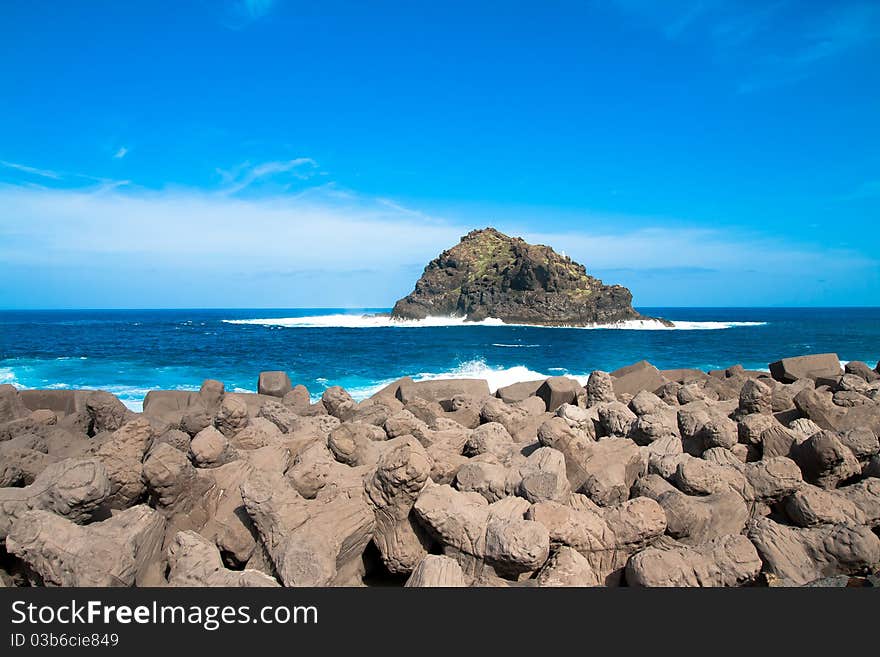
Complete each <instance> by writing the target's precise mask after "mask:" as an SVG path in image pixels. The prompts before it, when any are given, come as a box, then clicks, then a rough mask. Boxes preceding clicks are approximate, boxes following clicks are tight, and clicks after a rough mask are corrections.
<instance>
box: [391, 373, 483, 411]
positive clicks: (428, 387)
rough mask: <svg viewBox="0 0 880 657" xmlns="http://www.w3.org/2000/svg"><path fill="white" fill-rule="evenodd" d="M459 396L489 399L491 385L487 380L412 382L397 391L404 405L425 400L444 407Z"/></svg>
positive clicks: (404, 384)
mask: <svg viewBox="0 0 880 657" xmlns="http://www.w3.org/2000/svg"><path fill="white" fill-rule="evenodd" d="M459 395H463V396H465V397H472V398H473V399H482V398H483V397H488V396H489V395H490V392H489V383H488V382H487V381H486V380H485V379H436V380H432V381H410V382H406V383H402V384H401V385H400V388H399V389H398V391H397V398H398V399H399V400H400V401H401V402H403V403H404V404H409V403H410V402H412V401H413V400H415V399H424V400H427V401H431V402H437V403H439V404H441V405H442V404H444V403H445V402H450V401H452V398H453V397H456V396H459Z"/></svg>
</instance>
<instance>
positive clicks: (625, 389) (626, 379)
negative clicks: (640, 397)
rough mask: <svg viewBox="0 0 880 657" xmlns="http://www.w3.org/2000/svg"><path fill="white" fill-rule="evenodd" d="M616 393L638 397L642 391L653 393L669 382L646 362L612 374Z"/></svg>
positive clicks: (622, 368) (640, 362)
mask: <svg viewBox="0 0 880 657" xmlns="http://www.w3.org/2000/svg"><path fill="white" fill-rule="evenodd" d="M611 376H612V377H613V383H614V392H615V393H616V394H617V395H618V396H620V395H633V396H635V395H637V394H638V393H639V392H641V391H642V390H647V391H649V392H653V391H655V390H657V389H658V388H660V387H661V386H663V385H664V384H666V383H669V381H668V380H667V379H666V377H664V376H663V375H662V374H660V370H658V369H657V368H656V367H654V366H653V365H651V363H649V362H648V361H646V360H642V361H639V362H638V363H634V364H633V365H627V366H626V367H621V368H620V369H618V370H614V371H613V372H612V373H611Z"/></svg>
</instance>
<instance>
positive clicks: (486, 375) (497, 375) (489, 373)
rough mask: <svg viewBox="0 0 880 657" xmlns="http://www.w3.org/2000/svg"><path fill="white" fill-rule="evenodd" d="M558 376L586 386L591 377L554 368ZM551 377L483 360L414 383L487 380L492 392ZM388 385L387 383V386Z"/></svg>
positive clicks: (422, 375) (419, 377) (424, 376)
mask: <svg viewBox="0 0 880 657" xmlns="http://www.w3.org/2000/svg"><path fill="white" fill-rule="evenodd" d="M552 369H553V370H554V371H555V372H556V373H557V374H559V373H560V372H561V373H564V375H565V376H570V377H571V378H573V379H577V380H578V381H580V382H581V384H586V382H587V379H588V378H589V377H590V375H589V373H587V374H583V373H571V372H569V371H568V370H566V369H563V368H552ZM550 376H551V375H550V374H546V373H544V372H537V371H535V370H532V369H529V368H528V367H526V366H525V365H514V366H513V367H493V366H490V365H487V364H486V361H484V360H482V359H478V360H470V361H467V362H464V363H462V364H461V365H458V366H457V367H455V368H453V369H451V370H449V371H448V372H436V373H435V372H421V373H420V374H417V375H415V376H413V380H414V381H437V380H442V379H486V381H488V382H489V389H490V390H491V391H492V392H495V391H496V390H498V388H503V387H504V386H509V385H510V384H512V383H520V382H522V381H538V380H540V379H547V378H549V377H550ZM385 385H387V383H386V384H385Z"/></svg>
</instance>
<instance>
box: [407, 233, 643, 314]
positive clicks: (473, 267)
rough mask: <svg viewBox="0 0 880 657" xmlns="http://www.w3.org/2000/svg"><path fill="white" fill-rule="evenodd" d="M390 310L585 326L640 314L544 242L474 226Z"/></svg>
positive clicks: (627, 296)
mask: <svg viewBox="0 0 880 657" xmlns="http://www.w3.org/2000/svg"><path fill="white" fill-rule="evenodd" d="M391 315H392V317H396V318H400V319H424V318H425V317H430V316H457V317H465V318H466V319H468V320H471V321H480V320H484V319H486V318H489V317H492V318H496V319H500V320H502V321H505V322H508V323H518V324H543V325H550V326H553V325H586V324H596V323H611V322H619V321H623V320H629V319H643V317H642V316H641V315H639V313H637V312H636V311H635V310H633V307H632V294H631V293H630V292H629V290H627V289H626V288H624V287H621V286H619V285H610V286H609V285H604V284H603V283H602V281H600V280H598V279H596V278H593V277H592V276H589V275H588V274H587V272H586V270H585V269H584V267H583V265H579V264H578V263H576V262H573V261H572V260H571V259H570V258H567V257H565V256H561V255H559V254H558V253H556V252H555V251H554V250H553V249H551V248H550V247H548V246H542V245H533V244H527V243H526V242H524V241H523V240H521V239H519V238H513V237H508V236H507V235H504V234H503V233H500V232H498V231H497V230H495V229H494V228H486V229H484V230H475V231H472V232H470V233H468V234H467V235H465V236H464V237H463V238H462V239H461V242H460V243H459V244H457V245H456V246H454V247H453V248H451V249H449V250H448V251H444V252H443V253H441V254H440V256H439V257H437V258H436V259H434V260H432V261H431V262H430V263H429V264H428V266H427V267H425V271H424V273H423V274H422V277H421V278H420V279H419V280H418V281H417V282H416V287H415V290H414V291H413V292H412V293H411V294H409V295H408V296H406V297H404V298H403V299H401V300H399V301H398V302H397V303H396V304H394V310H393V311H392V313H391Z"/></svg>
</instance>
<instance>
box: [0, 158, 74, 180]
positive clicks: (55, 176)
mask: <svg viewBox="0 0 880 657" xmlns="http://www.w3.org/2000/svg"><path fill="white" fill-rule="evenodd" d="M0 166H3V167H6V168H7V169H14V170H15V171H21V172H22V173H27V174H30V175H32V176H39V177H41V178H49V179H51V180H59V179H60V178H61V174H59V173H58V172H57V171H51V170H50V169H38V168H36V167H31V166H27V165H26V164H19V163H18V162H7V161H6V160H0Z"/></svg>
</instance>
